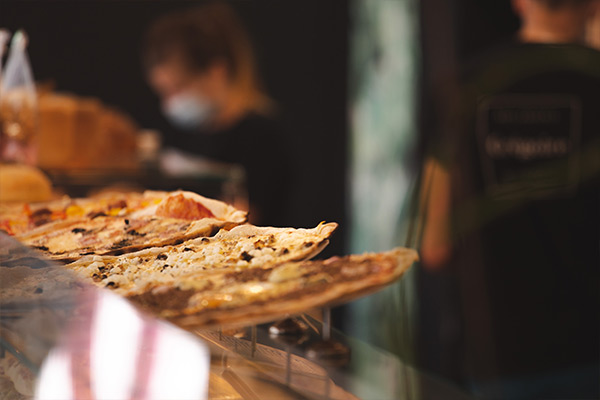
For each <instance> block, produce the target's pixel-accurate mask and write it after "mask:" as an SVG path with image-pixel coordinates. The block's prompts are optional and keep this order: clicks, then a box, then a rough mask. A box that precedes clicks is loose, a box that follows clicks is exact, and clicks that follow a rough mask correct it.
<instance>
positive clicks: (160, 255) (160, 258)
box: [156, 254, 168, 260]
mask: <svg viewBox="0 0 600 400" xmlns="http://www.w3.org/2000/svg"><path fill="white" fill-rule="evenodd" d="M167 258H168V257H167V255H166V254H159V255H157V256H156V259H157V260H166V259H167Z"/></svg>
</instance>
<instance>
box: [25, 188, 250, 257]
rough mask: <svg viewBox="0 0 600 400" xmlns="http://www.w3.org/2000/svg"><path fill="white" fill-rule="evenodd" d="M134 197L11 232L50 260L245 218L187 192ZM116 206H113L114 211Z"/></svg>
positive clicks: (213, 229) (176, 238)
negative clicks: (91, 212) (107, 208)
mask: <svg viewBox="0 0 600 400" xmlns="http://www.w3.org/2000/svg"><path fill="white" fill-rule="evenodd" d="M134 197H135V201H131V202H130V203H129V204H127V203H124V204H121V206H122V207H121V208H118V209H117V208H115V207H113V208H112V209H111V210H115V211H114V212H112V213H111V212H109V214H114V215H107V214H106V213H104V212H102V213H96V214H94V215H89V213H88V214H87V216H85V217H80V218H69V219H65V220H62V221H56V222H52V223H49V224H45V225H42V226H40V227H39V228H36V229H34V230H32V231H30V232H27V233H25V234H22V235H18V236H16V238H17V239H18V240H19V241H21V242H22V243H24V244H26V245H28V246H31V247H34V248H37V249H38V250H41V251H42V252H44V253H45V254H46V255H47V256H48V257H49V258H51V259H54V260H63V261H72V260H75V259H78V258H80V257H81V256H84V255H87V254H98V255H105V254H122V253H127V252H132V251H136V250H140V249H144V248H148V247H154V246H165V245H172V244H176V243H181V242H183V241H185V240H188V239H191V238H195V237H201V236H202V237H205V236H212V235H214V234H215V233H217V232H218V231H219V229H221V228H226V229H228V228H231V227H233V226H236V225H239V224H241V223H244V222H245V221H246V213H245V212H244V211H240V210H237V209H235V208H234V207H232V206H230V205H228V204H225V203H223V202H220V201H218V200H213V199H208V198H205V197H202V196H200V195H197V194H195V193H190V192H173V193H169V194H168V195H162V194H160V192H150V194H144V196H143V197H137V196H134ZM117 210H118V211H117Z"/></svg>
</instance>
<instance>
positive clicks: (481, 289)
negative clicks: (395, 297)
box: [421, 0, 600, 399]
mask: <svg viewBox="0 0 600 400" xmlns="http://www.w3.org/2000/svg"><path fill="white" fill-rule="evenodd" d="M512 4H513V8H514V10H515V12H516V13H517V14H518V16H519V17H520V19H521V22H522V24H521V28H520V30H519V32H518V34H517V36H516V37H515V38H514V40H512V41H510V42H509V43H505V44H504V45H503V46H500V47H498V48H495V49H493V51H490V52H489V53H487V54H485V55H482V56H480V57H478V58H477V59H475V60H473V62H472V63H470V64H468V65H466V66H465V68H462V69H461V73H460V76H459V77H458V79H457V83H456V84H455V85H452V84H450V85H448V86H449V87H450V89H448V88H444V94H442V95H441V98H438V100H439V102H438V103H437V105H438V108H439V110H440V115H443V117H441V118H440V119H441V123H440V127H441V128H439V129H438V131H439V132H441V133H440V135H439V136H438V137H437V138H436V141H435V142H434V144H433V145H432V150H431V151H432V156H431V157H430V159H429V160H428V162H426V165H425V169H424V182H425V183H424V185H423V186H424V189H425V190H424V191H423V193H424V198H425V204H426V218H427V220H426V222H425V229H424V233H423V238H422V245H421V256H422V261H423V265H424V267H426V268H429V270H431V271H434V270H436V269H443V268H452V271H453V273H454V274H455V275H456V277H457V281H458V285H459V292H460V293H459V296H460V302H461V310H460V312H461V318H462V336H463V343H464V346H465V353H464V356H463V357H464V360H462V361H461V364H462V365H461V368H463V371H461V373H462V374H463V375H464V377H465V378H464V379H465V381H466V383H467V385H468V386H469V388H470V389H471V390H472V391H473V392H474V393H475V394H477V395H479V396H481V397H483V398H502V399H526V398H527V399H529V398H598V397H599V396H600V393H599V390H600V389H599V388H600V381H599V379H600V340H599V338H600V329H599V322H600V321H599V318H598V305H599V303H600V298H599V289H600V287H599V283H600V276H599V271H600V207H599V205H600V164H599V163H598V160H599V159H600V112H599V111H600V52H598V51H596V50H593V49H591V48H589V47H587V46H585V38H586V30H585V28H586V26H587V25H589V24H588V21H589V20H590V19H591V18H594V15H595V13H597V12H598V11H599V10H598V8H599V2H598V1H597V0H513V2H512ZM425 295H426V294H425Z"/></svg>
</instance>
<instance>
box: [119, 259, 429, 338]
mask: <svg viewBox="0 0 600 400" xmlns="http://www.w3.org/2000/svg"><path fill="white" fill-rule="evenodd" d="M417 260H418V255H417V252H416V251H415V250H412V249H406V248H396V249H394V250H391V251H389V252H385V253H371V254H363V255H350V256H345V257H333V258H330V259H327V260H317V261H302V262H286V263H282V264H277V265H274V266H271V267H268V268H260V267H251V268H247V269H243V270H240V271H231V270H228V269H225V270H218V269H217V270H212V271H202V272H198V273H196V274H195V275H188V276H186V277H185V279H180V280H178V281H177V283H176V284H172V283H169V284H165V285H162V286H156V287H155V288H153V289H152V290H149V291H147V292H145V293H142V294H137V295H132V296H129V299H130V300H132V301H133V302H134V303H137V304H138V305H139V306H140V307H141V308H143V309H146V310H148V311H150V312H153V313H155V314H158V315H159V316H161V317H163V318H167V319H170V320H172V321H173V322H174V323H176V324H178V325H180V326H183V327H187V328H197V327H205V326H217V325H247V324H249V323H259V322H266V321H271V320H274V319H277V318H280V317H283V316H285V315H289V314H297V313H301V312H304V311H307V310H309V309H311V308H315V307H322V306H325V305H333V304H339V303H341V302H346V301H350V300H353V299H355V298H357V297H360V296H363V295H366V294H368V293H371V292H373V291H375V290H378V289H380V288H381V287H383V286H385V285H387V284H389V283H391V282H393V281H395V280H396V279H398V278H399V277H400V276H401V275H402V274H403V273H404V272H405V271H406V270H407V269H408V268H409V267H410V266H411V265H412V264H413V262H414V261H417Z"/></svg>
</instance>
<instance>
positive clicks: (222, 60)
mask: <svg viewBox="0 0 600 400" xmlns="http://www.w3.org/2000/svg"><path fill="white" fill-rule="evenodd" d="M143 63H144V67H145V69H146V72H147V78H148V81H149V83H150V85H151V86H152V88H153V89H154V90H155V92H156V93H157V94H158V95H159V96H160V99H161V105H162V109H163V112H164V114H165V116H166V117H167V118H168V119H169V120H170V121H171V122H172V123H173V125H175V126H177V127H179V128H180V131H179V132H174V133H172V134H170V135H168V136H167V137H166V138H165V141H166V143H167V144H168V145H172V146H175V147H176V148H179V149H182V150H185V151H188V152H192V153H194V154H196V155H200V156H205V157H208V158H211V159H213V160H216V161H220V162H226V163H233V164H239V165H241V166H242V167H244V169H245V172H246V178H247V185H248V194H249V202H250V211H251V220H252V221H253V222H255V223H262V224H273V225H281V224H282V222H281V218H282V215H283V213H284V211H283V208H284V206H285V202H286V201H287V199H286V196H287V194H286V193H287V190H286V187H287V182H289V180H290V178H289V173H288V167H287V164H286V162H287V157H286V153H287V152H288V151H287V149H286V145H285V137H284V135H283V133H282V132H281V129H280V128H279V126H278V124H277V123H276V121H275V119H274V115H273V111H274V107H273V103H272V101H271V100H270V99H269V97H268V96H267V95H266V94H265V93H264V91H263V90H262V87H261V84H260V81H259V78H258V74H257V71H256V64H255V60H254V53H253V50H252V46H251V43H250V40H249V38H248V34H247V33H246V31H245V29H244V27H243V25H242V23H241V21H240V19H239V18H238V16H237V15H236V13H235V11H234V10H233V9H232V8H231V7H230V6H229V5H228V4H227V3H224V2H210V3H205V4H203V5H201V6H198V7H196V8H192V9H187V10H181V11H175V12H173V13H171V14H168V15H165V16H163V17H161V18H160V19H158V20H157V21H156V22H155V23H154V24H153V25H152V26H151V27H150V29H149V31H148V32H147V35H146V38H145V43H144V48H143Z"/></svg>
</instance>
